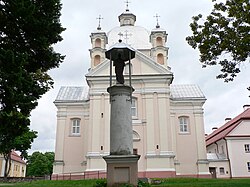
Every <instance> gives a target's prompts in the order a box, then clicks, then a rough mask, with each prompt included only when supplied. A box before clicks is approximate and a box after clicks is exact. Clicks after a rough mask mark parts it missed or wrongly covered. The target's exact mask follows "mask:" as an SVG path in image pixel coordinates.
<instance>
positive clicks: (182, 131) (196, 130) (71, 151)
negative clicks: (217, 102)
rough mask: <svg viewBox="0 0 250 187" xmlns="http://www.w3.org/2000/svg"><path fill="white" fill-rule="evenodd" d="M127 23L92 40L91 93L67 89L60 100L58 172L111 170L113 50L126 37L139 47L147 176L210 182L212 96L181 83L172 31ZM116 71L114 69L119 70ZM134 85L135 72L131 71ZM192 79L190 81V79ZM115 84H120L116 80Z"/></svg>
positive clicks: (138, 122) (143, 172)
mask: <svg viewBox="0 0 250 187" xmlns="http://www.w3.org/2000/svg"><path fill="white" fill-rule="evenodd" d="M118 18H119V22H120V25H119V26H117V27H115V28H113V29H111V30H110V31H109V32H107V33H106V32H104V31H102V30H101V28H100V27H98V28H97V30H95V31H93V32H92V33H91V35H90V38H91V43H92V48H91V49H90V50H89V51H90V69H89V72H88V74H87V75H86V81H87V83H88V87H62V88H61V89H60V91H59V93H58V96H57V98H56V100H55V102H54V103H55V105H56V107H57V109H58V111H57V135H56V149H55V163H54V174H55V175H57V176H58V175H61V174H66V173H78V174H83V173H84V174H85V175H86V174H87V173H88V172H93V171H104V172H105V170H106V162H105V161H104V160H103V158H102V157H103V156H104V155H108V154H109V145H110V142H109V132H110V128H109V125H110V104H109V94H108V92H107V87H108V86H109V73H110V71H109V64H110V62H109V60H108V59H106V58H105V51H106V50H107V49H108V48H109V46H111V45H113V44H115V43H116V42H118V40H119V39H122V40H123V42H125V43H127V44H129V45H131V46H132V47H133V48H135V49H136V56H135V58H134V59H133V60H132V86H133V87H134V89H135V91H134V92H133V107H132V114H133V116H132V118H133V122H132V123H133V140H134V153H135V154H139V155H141V157H140V160H139V162H138V164H139V166H138V167H139V168H138V169H139V177H175V176H194V177H209V176H210V173H209V171H208V161H207V157H206V146H205V137H204V124H203V104H204V102H205V100H206V99H205V96H204V95H203V93H202V92H201V90H200V89H199V87H198V86H196V85H173V84H172V81H173V77H174V76H173V73H172V72H171V69H170V67H169V66H168V47H166V43H167V33H166V31H165V30H164V29H162V28H161V27H160V26H159V24H158V23H157V26H156V28H155V29H153V30H151V32H149V31H148V30H147V29H145V28H143V27H141V26H136V25H135V21H136V16H135V15H134V14H133V13H131V12H130V11H129V10H126V11H125V12H124V13H122V14H121V15H120V16H119V17H118ZM113 72H114V71H113ZM124 74H125V84H128V76H127V74H128V66H127V65H126V66H125V71H124ZM183 76H185V75H183ZM113 79H114V81H115V78H114V77H113Z"/></svg>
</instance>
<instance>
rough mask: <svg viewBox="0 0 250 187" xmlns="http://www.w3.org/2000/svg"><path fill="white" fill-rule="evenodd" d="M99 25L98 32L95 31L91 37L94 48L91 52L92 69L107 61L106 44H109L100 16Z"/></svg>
mask: <svg viewBox="0 0 250 187" xmlns="http://www.w3.org/2000/svg"><path fill="white" fill-rule="evenodd" d="M97 19H99V25H98V27H97V30H95V31H93V32H92V33H91V35H90V38H91V44H92V48H91V49H90V50H89V51H90V57H91V68H95V67H96V66H97V65H99V64H100V63H101V62H102V61H104V59H105V51H106V44H107V42H108V39H107V35H106V33H105V32H104V31H102V29H101V25H100V21H101V19H103V18H101V16H99V18H97Z"/></svg>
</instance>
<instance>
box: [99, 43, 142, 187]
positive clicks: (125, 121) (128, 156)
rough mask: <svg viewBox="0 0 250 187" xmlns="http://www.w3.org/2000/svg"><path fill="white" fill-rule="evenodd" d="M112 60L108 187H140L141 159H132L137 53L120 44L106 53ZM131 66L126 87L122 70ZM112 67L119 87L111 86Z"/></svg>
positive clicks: (105, 157) (107, 158) (136, 157)
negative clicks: (133, 70)
mask: <svg viewBox="0 0 250 187" xmlns="http://www.w3.org/2000/svg"><path fill="white" fill-rule="evenodd" d="M105 56H106V58H108V59H110V86H109V88H108V89H107V90H108V92H109V94H110V104H111V115H110V155H108V156H104V157H103V158H104V160H105V161H106V163H107V185H108V186H119V185H121V184H124V183H128V184H132V185H134V186H137V179H138V160H139V158H140V156H139V155H133V130H132V115H131V102H132V92H133V91H134V89H133V87H132V86H131V59H133V58H134V57H135V50H134V49H133V48H131V47H130V46H128V45H127V44H125V43H123V42H122V41H121V40H119V43H116V44H115V45H113V46H111V47H110V49H109V50H108V51H106V52H105ZM126 61H128V63H129V85H125V84H124V76H123V69H124V66H125V62H126ZM112 64H114V66H115V73H116V84H115V85H112Z"/></svg>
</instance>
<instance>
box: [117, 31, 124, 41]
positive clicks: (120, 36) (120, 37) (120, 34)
mask: <svg viewBox="0 0 250 187" xmlns="http://www.w3.org/2000/svg"><path fill="white" fill-rule="evenodd" d="M118 35H119V39H120V40H121V39H122V37H123V34H122V33H121V32H119V33H118Z"/></svg>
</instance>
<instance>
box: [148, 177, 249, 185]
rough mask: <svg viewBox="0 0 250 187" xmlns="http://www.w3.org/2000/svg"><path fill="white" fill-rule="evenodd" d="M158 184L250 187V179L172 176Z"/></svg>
mask: <svg viewBox="0 0 250 187" xmlns="http://www.w3.org/2000/svg"><path fill="white" fill-rule="evenodd" d="M152 186H154V187H156V186H159V187H160V186H161V187H162V186H172V187H250V178H249V179H197V178H179V179H177V178H172V179H164V180H163V181H162V183H161V184H159V185H152Z"/></svg>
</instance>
